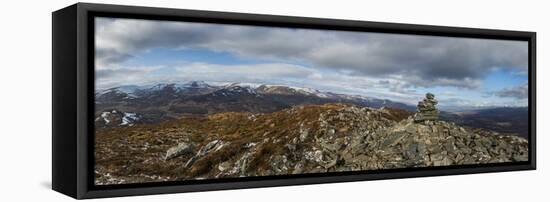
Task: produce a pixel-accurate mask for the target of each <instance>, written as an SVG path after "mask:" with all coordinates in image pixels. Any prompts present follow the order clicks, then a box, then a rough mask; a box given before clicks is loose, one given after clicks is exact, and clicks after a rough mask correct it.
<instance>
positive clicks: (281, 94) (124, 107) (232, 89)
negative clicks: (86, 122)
mask: <svg viewBox="0 0 550 202" xmlns="http://www.w3.org/2000/svg"><path fill="white" fill-rule="evenodd" d="M95 103H96V117H98V116H100V115H101V114H102V113H103V112H108V111H112V110H119V111H123V112H129V113H137V114H138V115H140V116H141V119H140V122H142V123H157V122H160V121H164V120H169V119H174V118H178V117H181V116H189V115H206V114H211V113H219V112H254V113H268V112H274V111H279V110H281V109H286V108H290V107H292V106H296V105H302V104H326V103H346V104H354V105H358V106H364V107H373V108H380V107H392V108H400V109H406V110H409V111H413V110H415V107H414V106H410V105H406V104H403V103H399V102H393V101H390V100H386V99H377V98H372V97H365V96H359V95H345V94H337V93H331V92H322V91H319V90H316V89H311V88H301V87H291V86H283V85H266V84H246V83H244V84H243V83H232V84H228V85H211V84H208V83H206V82H203V81H191V82H187V83H168V84H155V85H144V86H137V85H124V86H118V87H113V88H108V89H103V90H98V91H97V92H96V93H95ZM98 120H100V121H102V120H103V119H98ZM100 125H102V126H108V125H109V124H100Z"/></svg>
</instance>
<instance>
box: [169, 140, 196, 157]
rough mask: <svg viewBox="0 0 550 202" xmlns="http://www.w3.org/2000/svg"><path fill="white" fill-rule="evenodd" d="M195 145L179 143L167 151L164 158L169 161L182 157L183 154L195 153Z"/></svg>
mask: <svg viewBox="0 0 550 202" xmlns="http://www.w3.org/2000/svg"><path fill="white" fill-rule="evenodd" d="M193 149H194V148H193V145H191V144H189V143H186V142H182V143H179V144H178V145H177V146H175V147H172V148H170V149H168V151H166V155H165V156H164V159H165V160H169V159H172V158H176V157H178V156H181V155H183V154H187V153H192V152H193Z"/></svg>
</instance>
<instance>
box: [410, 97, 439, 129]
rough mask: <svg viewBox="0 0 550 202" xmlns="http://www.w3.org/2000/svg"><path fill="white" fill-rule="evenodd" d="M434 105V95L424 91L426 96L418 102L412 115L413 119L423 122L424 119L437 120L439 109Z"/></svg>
mask: <svg viewBox="0 0 550 202" xmlns="http://www.w3.org/2000/svg"><path fill="white" fill-rule="evenodd" d="M435 105H437V100H436V99H435V95H434V94H431V93H426V98H424V100H422V101H420V102H418V105H417V107H418V111H417V112H416V114H415V116H414V121H416V122H423V121H426V120H438V119H439V110H437V108H435Z"/></svg>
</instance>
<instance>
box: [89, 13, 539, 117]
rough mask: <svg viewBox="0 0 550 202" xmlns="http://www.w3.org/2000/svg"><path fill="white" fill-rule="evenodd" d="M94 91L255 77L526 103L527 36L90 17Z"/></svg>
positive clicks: (408, 98)
mask: <svg viewBox="0 0 550 202" xmlns="http://www.w3.org/2000/svg"><path fill="white" fill-rule="evenodd" d="M95 23H96V25H95V26H96V33H95V36H96V39H95V40H96V41H95V45H96V58H95V65H96V66H95V68H96V88H97V89H105V88H109V87H114V86H119V85H130V84H136V85H142V84H153V83H168V82H175V83H184V82H188V81H196V80H200V81H205V82H207V83H208V82H210V83H233V82H243V83H263V84H274V85H289V86H296V87H309V88H315V89H318V90H321V91H330V92H336V93H346V94H357V95H364V96H371V97H377V98H387V99H391V100H394V101H400V102H405V103H409V104H415V103H416V102H417V101H418V100H420V99H421V98H422V97H423V96H424V94H425V93H426V92H432V93H434V94H435V95H436V98H438V99H439V100H440V105H441V106H442V107H475V106H526V105H527V92H528V89H527V63H528V57H527V56H528V55H527V54H528V47H527V45H528V44H527V42H522V41H505V40H488V39H471V38H449V37H434V36H419V35H403V34H383V33H365V32H348V31H327V30H313V29H294V28H273V27H259V26H240V25H221V24H206V23H188V22H170V21H150V20H134V19H112V18H96V21H95Z"/></svg>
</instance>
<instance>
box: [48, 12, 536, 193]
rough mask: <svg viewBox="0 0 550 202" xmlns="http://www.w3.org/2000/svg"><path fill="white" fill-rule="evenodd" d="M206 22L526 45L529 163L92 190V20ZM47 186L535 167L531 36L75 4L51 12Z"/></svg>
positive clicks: (82, 188)
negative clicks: (49, 181)
mask: <svg viewBox="0 0 550 202" xmlns="http://www.w3.org/2000/svg"><path fill="white" fill-rule="evenodd" d="M96 16H103V17H117V18H136V19H156V20H172V21H193V22H211V23H221V24H244V25H261V26H279V27H300V28H315V29H330V30H349V31H369V32H381V33H406V34H417V35H431V36H450V37H471V38H483V39H507V40H521V41H527V42H528V48H529V55H528V57H529V63H528V65H529V68H528V70H529V71H528V77H529V82H528V85H529V107H528V109H529V135H528V140H529V160H528V161H527V162H516V163H499V164H482V165H464V166H446V167H428V168H406V169H392V170H380V171H369V172H363V171H358V172H345V173H318V174H300V175H290V176H266V177H246V178H238V179H212V180H200V181H187V182H185V181H179V182H162V183H143V184H127V185H107V186H101V187H99V186H96V185H94V183H93V182H94V173H93V165H94V155H93V147H94V146H93V142H94V138H93V134H94V127H93V118H94V117H93V116H94V114H93V113H92V112H93V109H94V101H93V97H94V64H93V63H94V60H93V58H94V49H93V48H94V41H93V40H94V39H93V37H94V34H93V33H94V23H93V22H94V21H93V19H94V17H96ZM52 21H53V23H52V24H53V25H52V43H53V44H52V75H53V79H52V80H53V81H52V88H53V94H52V103H53V104H52V109H53V117H52V120H53V121H52V188H53V190H56V191H58V192H61V193H63V194H66V195H68V196H71V197H74V198H77V199H84V198H98V197H114V196H130V195H145V194H164V193H180V192H194V191H207V190H224V189H240V188H253V187H271V186H286V185H304V184H316V183H334V182H351V181H362V180H378V179H393V178H409V177H425V176H442V175H457V174H472V173H487V172H503V171H519V170H535V169H536V81H535V79H536V73H535V70H536V33H535V32H524V31H505V30H491V29H474V28H459V27H443V26H428V25H413V24H398V23H381V22H365V21H352V20H335V19H320V18H305V17H288V16H276V15H258V14H243V13H229V12H212V11H197V10H183V9H167V8H152V7H134V6H119V5H106V4H89V3H77V4H74V5H72V6H69V7H66V8H63V9H60V10H58V11H55V12H53V13H52Z"/></svg>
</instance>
